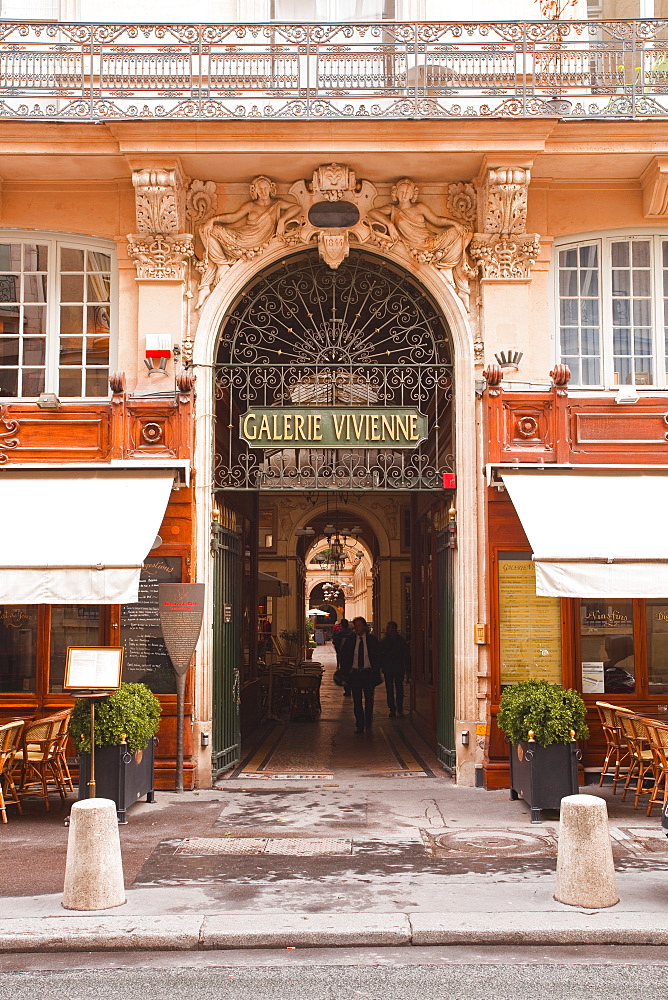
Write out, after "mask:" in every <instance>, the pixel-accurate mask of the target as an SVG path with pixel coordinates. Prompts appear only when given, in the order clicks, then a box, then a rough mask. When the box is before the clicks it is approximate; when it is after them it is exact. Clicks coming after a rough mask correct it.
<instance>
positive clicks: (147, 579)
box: [121, 556, 181, 694]
mask: <svg viewBox="0 0 668 1000" xmlns="http://www.w3.org/2000/svg"><path fill="white" fill-rule="evenodd" d="M161 583H181V556H150V557H149V558H148V559H147V560H146V562H145V563H144V566H143V569H142V571H141V576H140V579H139V600H138V602H137V603H136V604H124V605H123V606H122V607H121V645H122V646H123V648H124V649H125V655H124V657H123V680H124V681H130V682H132V683H134V684H138V683H140V684H146V685H147V687H149V688H150V689H151V691H153V693H154V694H175V693H176V676H175V674H174V670H173V669H172V663H171V660H170V659H169V654H168V652H167V649H166V647H165V643H164V641H163V638H162V628H161V625H160V608H159V601H158V587H159V585H160V584H161Z"/></svg>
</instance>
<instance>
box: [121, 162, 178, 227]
mask: <svg viewBox="0 0 668 1000" xmlns="http://www.w3.org/2000/svg"><path fill="white" fill-rule="evenodd" d="M132 184H133V186H134V189H135V211H136V216H137V232H138V233H179V232H181V231H182V230H183V229H184V228H185V192H184V190H183V185H182V178H181V177H180V175H179V172H178V171H176V170H135V171H134V172H133V174H132Z"/></svg>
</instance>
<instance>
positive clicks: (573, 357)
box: [556, 236, 668, 387]
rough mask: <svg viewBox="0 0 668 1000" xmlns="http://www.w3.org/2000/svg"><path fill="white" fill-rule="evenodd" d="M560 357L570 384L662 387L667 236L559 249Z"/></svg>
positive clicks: (667, 352) (667, 316)
mask: <svg viewBox="0 0 668 1000" xmlns="http://www.w3.org/2000/svg"><path fill="white" fill-rule="evenodd" d="M556 254H557V299H558V314H559V320H558V322H559V337H560V355H561V361H562V364H566V365H568V367H569V368H570V370H571V385H581V386H607V387H613V386H616V385H637V386H644V385H651V386H658V387H662V386H664V387H665V386H666V385H667V384H668V382H667V376H666V372H667V369H668V236H609V237H601V238H598V239H591V240H587V241H582V242H580V243H576V244H570V245H567V246H563V245H562V246H560V247H558V248H557V250H556Z"/></svg>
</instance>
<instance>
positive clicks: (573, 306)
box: [560, 299, 579, 326]
mask: <svg viewBox="0 0 668 1000" xmlns="http://www.w3.org/2000/svg"><path fill="white" fill-rule="evenodd" d="M560 314H561V325H562V326H576V325H577V323H578V319H579V316H578V300H577V299H562V300H561V302H560Z"/></svg>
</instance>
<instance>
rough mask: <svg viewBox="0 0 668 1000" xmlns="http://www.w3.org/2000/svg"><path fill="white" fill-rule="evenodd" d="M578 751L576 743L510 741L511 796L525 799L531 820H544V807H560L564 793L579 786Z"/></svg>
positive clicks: (573, 790)
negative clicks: (543, 744) (548, 744)
mask: <svg viewBox="0 0 668 1000" xmlns="http://www.w3.org/2000/svg"><path fill="white" fill-rule="evenodd" d="M579 756H580V755H579V751H578V748H577V744H576V743H551V744H550V746H549V747H544V746H541V744H540V743H525V742H522V743H511V744H510V797H511V799H524V801H525V802H526V803H527V805H528V806H529V807H530V809H531V822H532V823H540V822H541V809H559V807H560V805H561V800H562V799H563V797H564V796H565V795H576V794H577V793H578V791H579V789H578V759H579Z"/></svg>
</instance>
